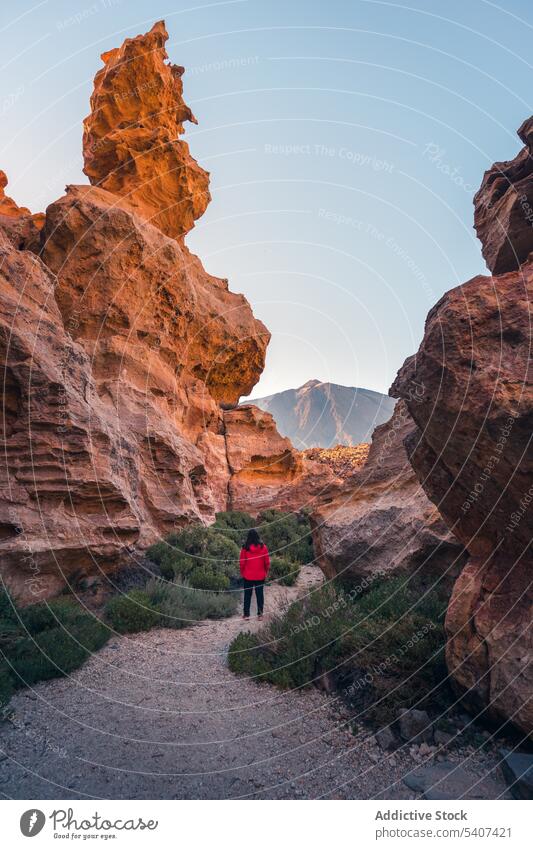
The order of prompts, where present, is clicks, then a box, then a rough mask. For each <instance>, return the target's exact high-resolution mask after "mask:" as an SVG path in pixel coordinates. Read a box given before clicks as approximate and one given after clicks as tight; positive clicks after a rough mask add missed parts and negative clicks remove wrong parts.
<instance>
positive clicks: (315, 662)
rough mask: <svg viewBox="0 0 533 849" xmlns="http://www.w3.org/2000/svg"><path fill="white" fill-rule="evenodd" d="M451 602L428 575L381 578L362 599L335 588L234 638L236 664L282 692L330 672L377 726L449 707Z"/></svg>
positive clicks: (323, 590) (232, 665)
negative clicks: (418, 710) (409, 712)
mask: <svg viewBox="0 0 533 849" xmlns="http://www.w3.org/2000/svg"><path fill="white" fill-rule="evenodd" d="M447 596H448V593H447V591H445V590H444V589H443V588H442V587H441V586H440V584H439V579H435V580H433V581H432V579H428V578H427V577H426V578H417V577H410V578H406V577H394V578H389V579H382V580H379V581H377V580H376V581H375V583H374V584H373V585H372V586H371V587H370V589H369V590H368V591H367V592H366V593H365V594H364V595H361V596H359V597H352V596H350V595H349V594H346V593H345V592H343V591H342V590H338V589H337V588H335V587H333V586H332V585H331V584H329V585H327V586H325V587H322V588H320V589H319V590H317V591H315V592H314V593H312V594H311V595H309V596H307V597H306V598H305V599H302V600H299V601H297V602H295V603H294V604H292V605H291V606H290V608H289V609H288V611H287V612H286V614H285V615H284V616H283V617H281V618H278V619H275V620H273V621H272V622H271V623H269V624H268V625H267V626H266V627H265V628H263V629H262V631H261V632H260V633H259V634H258V635H256V636H255V635H254V636H253V637H252V636H251V635H248V637H247V638H246V639H244V638H237V639H236V640H234V641H233V643H232V644H231V646H230V651H229V666H230V669H232V670H233V671H234V672H236V673H238V674H246V675H251V676H257V677H259V678H260V679H261V680H266V681H270V682H271V683H274V684H277V685H278V686H281V687H301V686H306V685H308V684H311V683H312V682H313V681H314V680H315V679H316V678H317V677H318V676H320V675H321V674H322V673H324V672H329V673H330V675H331V676H332V677H333V679H334V680H335V682H336V686H337V689H338V690H339V692H340V694H341V695H342V697H343V698H344V699H345V701H347V702H348V703H349V704H350V706H351V707H352V709H353V710H354V711H355V712H357V713H360V714H361V716H362V717H364V718H368V719H371V720H374V721H376V722H389V721H391V720H392V719H394V718H395V717H396V714H397V711H398V708H399V707H410V706H417V707H426V708H431V707H439V708H442V707H443V706H447V705H448V704H449V699H450V691H449V688H448V684H447V670H446V665H445V661H444V646H445V634H444V627H443V620H444V614H445V611H446V607H447V600H448V598H447Z"/></svg>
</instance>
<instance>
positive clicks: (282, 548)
mask: <svg viewBox="0 0 533 849" xmlns="http://www.w3.org/2000/svg"><path fill="white" fill-rule="evenodd" d="M257 527H258V530H259V534H260V536H261V539H262V540H263V542H264V543H265V545H266V546H268V549H269V551H270V554H271V556H277V557H283V558H284V559H286V560H291V561H292V562H293V563H302V564H303V563H312V562H313V559H314V553H313V540H312V537H311V524H310V522H309V517H308V516H307V515H306V514H305V513H283V512H281V511H280V510H265V511H264V512H263V513H261V515H260V517H259V524H258V526H257Z"/></svg>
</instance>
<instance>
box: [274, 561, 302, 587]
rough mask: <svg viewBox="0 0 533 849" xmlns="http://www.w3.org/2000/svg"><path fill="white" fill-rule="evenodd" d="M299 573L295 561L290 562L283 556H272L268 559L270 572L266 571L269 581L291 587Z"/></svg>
mask: <svg viewBox="0 0 533 849" xmlns="http://www.w3.org/2000/svg"><path fill="white" fill-rule="evenodd" d="M299 574H300V567H299V566H298V564H297V563H291V561H290V560H286V559H285V558H284V557H272V558H271V559H270V572H269V573H268V580H269V583H273V582H275V583H278V584H283V586H285V587H292V586H293V585H294V584H295V583H296V581H297V579H298V575H299Z"/></svg>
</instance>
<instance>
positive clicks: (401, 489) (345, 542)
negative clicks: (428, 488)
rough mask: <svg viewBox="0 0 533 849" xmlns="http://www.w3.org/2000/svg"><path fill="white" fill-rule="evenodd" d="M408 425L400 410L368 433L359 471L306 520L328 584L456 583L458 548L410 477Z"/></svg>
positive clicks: (411, 428)
mask: <svg viewBox="0 0 533 849" xmlns="http://www.w3.org/2000/svg"><path fill="white" fill-rule="evenodd" d="M414 430H415V425H414V423H413V420H412V418H411V416H410V415H409V413H408V411H407V408H406V405H405V404H404V403H403V402H400V403H399V404H397V406H396V409H395V411H394V414H393V416H392V418H391V419H390V420H389V421H388V422H387V423H386V424H383V425H380V426H379V427H377V428H376V430H375V431H374V434H373V437H372V444H371V447H370V452H369V455H368V460H367V461H366V464H365V465H363V466H362V467H361V468H360V469H357V470H356V471H354V473H353V474H352V475H351V476H350V477H348V478H347V479H346V481H345V482H344V484H343V485H342V486H340V487H339V486H334V487H332V488H331V491H330V492H329V499H326V498H324V503H323V504H322V505H319V506H318V507H317V509H316V510H315V511H314V512H313V514H312V524H313V540H314V543H315V550H316V553H317V557H318V561H319V563H320V565H321V567H322V569H323V571H324V572H325V574H326V576H327V577H328V578H333V577H335V576H337V575H338V576H341V577H342V578H343V579H344V580H347V581H349V582H350V583H353V584H360V583H361V582H363V583H364V584H366V583H367V582H368V581H372V580H373V579H374V578H376V577H379V576H381V575H385V574H391V573H394V572H402V573H408V572H411V571H413V570H415V569H418V568H422V569H424V570H425V571H431V572H434V573H439V574H447V575H450V576H456V575H457V574H458V571H459V568H460V566H461V565H462V563H463V562H464V554H463V547H462V545H461V544H460V543H459V542H458V541H457V540H456V539H455V537H454V536H453V535H452V534H451V533H450V532H449V530H448V528H447V527H446V525H445V524H444V522H443V520H442V518H441V516H440V514H439V512H438V510H437V509H436V507H435V505H434V504H432V503H431V501H430V500H429V499H428V498H427V496H426V494H425V493H424V490H423V489H422V487H421V486H420V483H419V481H418V479H417V477H416V475H415V474H414V472H413V469H412V467H411V464H410V463H409V460H408V457H407V455H406V452H405V448H404V444H403V443H404V440H405V439H406V438H407V437H408V436H410V435H411V434H413V432H414Z"/></svg>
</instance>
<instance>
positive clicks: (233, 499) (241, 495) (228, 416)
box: [224, 404, 341, 515]
mask: <svg viewBox="0 0 533 849" xmlns="http://www.w3.org/2000/svg"><path fill="white" fill-rule="evenodd" d="M224 426H225V433H226V447H227V458H228V463H229V468H230V472H231V478H230V481H229V490H228V503H229V505H230V508H231V509H232V510H244V511H246V512H248V513H252V515H257V514H258V513H260V512H261V510H266V509H268V508H270V507H276V508H278V509H279V510H288V511H291V510H300V509H301V508H303V507H305V508H308V509H310V508H312V507H313V506H314V505H315V504H316V502H317V501H319V500H320V499H321V498H322V497H323V495H324V492H325V491H327V489H328V488H329V487H330V486H332V485H334V484H335V483H336V484H339V485H340V483H341V481H340V479H339V477H338V475H336V474H335V473H334V472H333V471H332V470H331V469H330V468H329V467H328V466H325V465H324V464H322V463H316V462H313V461H311V460H308V459H307V458H306V457H305V456H304V455H303V454H302V453H300V452H299V451H296V450H295V448H294V447H293V445H292V443H291V442H290V441H289V440H288V439H286V438H285V437H282V436H280V434H279V433H278V431H277V429H276V425H275V423H274V420H273V418H272V416H271V415H270V413H265V412H264V411H263V410H260V409H259V407H256V406H254V405H253V404H248V405H243V406H241V407H238V408H237V409H235V410H229V411H226V412H225V413H224Z"/></svg>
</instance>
